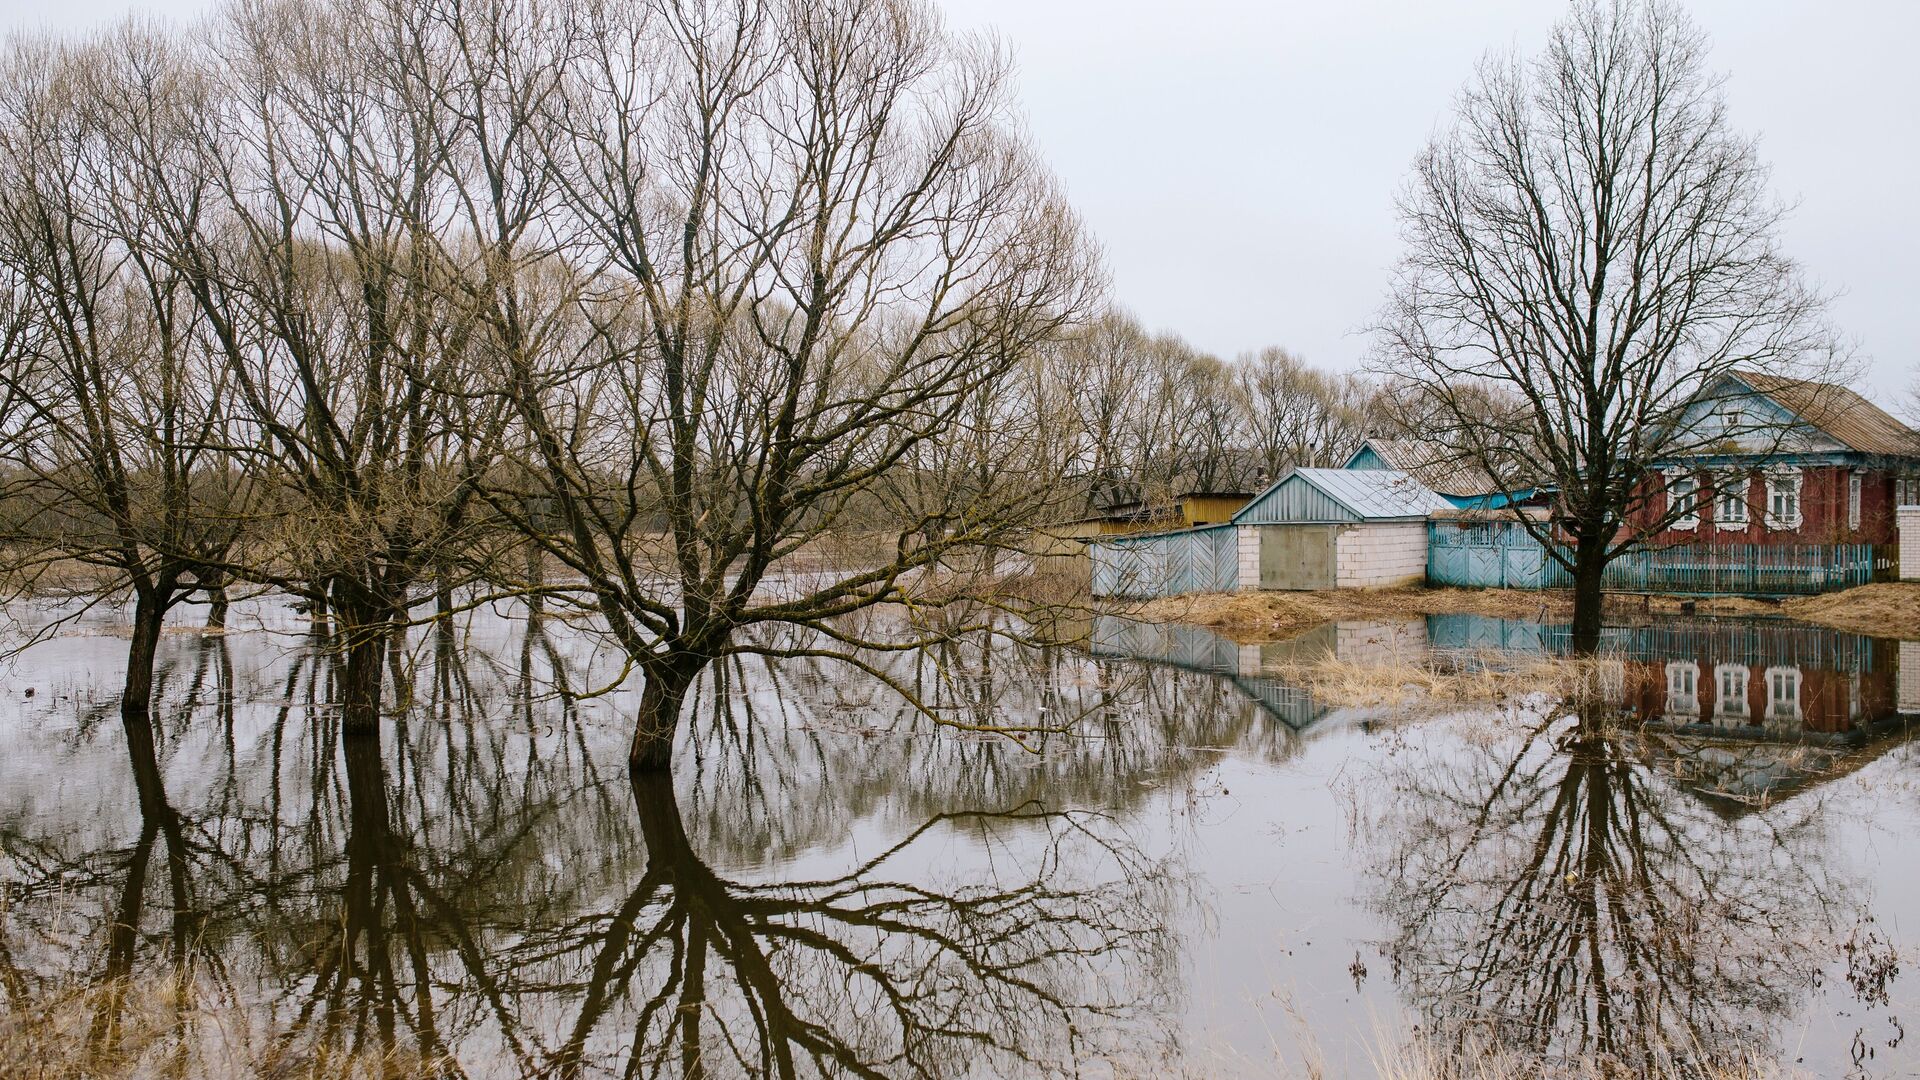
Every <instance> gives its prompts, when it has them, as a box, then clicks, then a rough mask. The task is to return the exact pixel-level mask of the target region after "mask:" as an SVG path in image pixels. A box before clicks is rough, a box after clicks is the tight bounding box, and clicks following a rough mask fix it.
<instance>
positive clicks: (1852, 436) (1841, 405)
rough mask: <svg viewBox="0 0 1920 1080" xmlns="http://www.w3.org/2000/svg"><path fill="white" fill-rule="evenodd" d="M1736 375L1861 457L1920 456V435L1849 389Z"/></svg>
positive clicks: (1757, 374) (1754, 373)
mask: <svg viewBox="0 0 1920 1080" xmlns="http://www.w3.org/2000/svg"><path fill="white" fill-rule="evenodd" d="M1732 374H1733V377H1734V378H1736V379H1739V380H1740V381H1741V382H1743V383H1746V384H1747V385H1748V386H1750V387H1752V388H1753V391H1754V393H1756V394H1764V395H1765V396H1767V397H1769V398H1772V399H1773V400H1774V401H1775V402H1777V403H1779V405H1780V407H1781V408H1784V409H1786V410H1787V411H1789V412H1791V413H1793V414H1794V415H1795V416H1798V417H1799V418H1800V419H1802V420H1805V421H1806V422H1807V423H1809V424H1812V425H1813V426H1814V427H1817V428H1819V429H1820V430H1821V431H1824V432H1826V433H1827V434H1828V435H1831V436H1833V437H1834V438H1835V439H1838V440H1839V441H1840V442H1842V443H1844V444H1846V445H1847V446H1848V447H1850V448H1852V449H1853V450H1855V451H1858V452H1859V453H1862V454H1891V455H1898V456H1914V455H1920V434H1916V433H1915V432H1914V430H1913V429H1912V428H1910V427H1908V426H1907V425H1905V424H1903V423H1901V422H1900V421H1898V420H1896V419H1894V418H1893V417H1892V416H1891V415H1889V414H1888V413H1887V411H1886V410H1884V409H1882V408H1880V406H1878V405H1875V404H1874V403H1873V402H1871V401H1868V400H1867V399H1866V398H1863V397H1861V396H1860V395H1859V394H1857V393H1854V392H1853V390H1851V389H1850V388H1848V387H1845V386H1840V385H1838V384H1836V383H1823V382H1813V381H1810V380H1807V379H1786V378H1781V377H1780V376H1778V375H1766V374H1762V373H1761V372H1758V371H1735V372H1733V373H1732Z"/></svg>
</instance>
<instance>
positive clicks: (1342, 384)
mask: <svg viewBox="0 0 1920 1080" xmlns="http://www.w3.org/2000/svg"><path fill="white" fill-rule="evenodd" d="M1235 368H1236V372H1235V374H1236V375H1237V377H1238V380H1239V384H1240V388H1241V393H1242V394H1244V395H1245V397H1246V404H1245V408H1246V410H1247V434H1248V436H1249V450H1250V451H1251V453H1252V455H1253V457H1254V459H1255V460H1256V461H1257V462H1258V463H1259V468H1260V477H1259V478H1260V479H1263V480H1268V481H1271V480H1273V479H1276V478H1278V477H1279V475H1280V474H1281V473H1282V472H1284V471H1285V470H1286V469H1287V468H1288V467H1290V466H1295V465H1299V466H1306V467H1311V468H1331V467H1334V466H1338V465H1341V464H1343V463H1344V462H1345V461H1346V459H1347V458H1349V457H1352V456H1353V452H1354V451H1355V450H1358V449H1359V448H1360V442H1361V440H1363V439H1365V438H1366V436H1367V433H1368V428H1369V426H1370V423H1371V420H1372V402H1373V396H1374V391H1373V387H1372V386H1370V385H1368V384H1367V383H1366V382H1365V381H1363V380H1361V379H1358V378H1355V377H1353V376H1350V375H1349V376H1341V375H1333V374H1329V373H1327V372H1324V371H1320V370H1318V369H1316V368H1313V367H1310V366H1308V365H1307V363H1306V361H1304V360H1302V359H1300V358H1299V357H1297V356H1295V355H1294V354H1292V353H1290V352H1288V351H1287V350H1285V349H1282V348H1279V347H1277V346H1276V347H1269V348H1266V349H1262V350H1260V351H1259V352H1257V353H1254V354H1252V355H1247V356H1242V357H1241V358H1240V359H1239V361H1238V362H1237V363H1236V364H1235Z"/></svg>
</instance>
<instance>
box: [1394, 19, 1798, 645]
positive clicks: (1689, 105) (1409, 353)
mask: <svg viewBox="0 0 1920 1080" xmlns="http://www.w3.org/2000/svg"><path fill="white" fill-rule="evenodd" d="M1706 48H1707V42H1706V39H1705V37H1704V35H1703V34H1702V33H1701V32H1700V31H1699V30H1698V29H1697V28H1695V27H1694V26H1693V25H1692V24H1691V23H1690V22H1689V21H1688V20H1687V18H1686V16H1685V15H1684V14H1683V13H1682V12H1681V11H1680V10H1679V9H1678V8H1677V7H1676V6H1674V5H1672V4H1670V3H1667V2H1666V0H1609V2H1604V3H1603V2H1598V0H1584V2H1582V3H1581V4H1579V5H1578V6H1577V7H1576V8H1575V10H1574V12H1573V13H1572V14H1571V15H1569V16H1568V17H1567V18H1566V19H1564V20H1563V21H1562V22H1561V23H1560V24H1559V25H1558V26H1557V27H1556V28H1555V29H1554V31H1553V34H1552V37H1551V40H1550V42H1549V44H1548V46H1547V49H1546V51H1545V52H1544V53H1542V54H1541V55H1540V56H1539V57H1538V58H1536V59H1534V60H1533V61H1531V62H1522V61H1521V60H1519V59H1518V58H1513V57H1497V58H1489V59H1488V60H1486V61H1485V62H1483V63H1482V65H1481V67H1480V70H1479V73H1478V75H1477V77H1476V79H1475V80H1474V82H1473V83H1472V84H1471V85H1470V86H1469V87H1468V88H1467V89H1466V90H1465V91H1464V92H1463V93H1462V95H1461V97H1460V99H1459V103H1458V106H1457V116H1456V122H1455V125H1454V127H1453V129H1452V131H1450V132H1448V133H1447V134H1445V135H1443V136H1441V137H1439V138H1438V139H1436V141H1435V142H1433V143H1432V144H1431V145H1430V146H1429V147H1428V148H1427V149H1426V151H1425V152H1424V153H1423V154H1422V155H1421V156H1420V158H1419V161H1418V162H1417V164H1416V166H1415V169H1414V176H1413V180H1412V182H1411V184H1410V186H1409V188H1408V190H1407V192H1406V194H1405V196H1404V197H1403V198H1402V200H1401V204H1400V213H1401V219H1402V228H1403V233H1404V236H1405V240H1406V246H1407V250H1406V254H1405V256H1404V258H1403V261H1402V263H1401V266H1400V270H1399V272H1398V276H1397V280H1396V282H1395V286H1394V290H1393V295H1392V299H1391V301H1390V303H1389V304H1388V306H1387V308H1386V311H1385V313H1384V315H1383V317H1382V325H1381V326H1380V328H1379V350H1378V358H1377V359H1378V363H1379V365H1380V366H1381V367H1382V369H1384V370H1386V371H1389V372H1391V373H1394V374H1396V375H1397V376H1399V377H1401V378H1402V379H1404V380H1405V381H1406V382H1407V383H1409V384H1411V385H1412V386H1414V387H1417V388H1418V389H1419V390H1421V391H1423V392H1424V393H1425V396H1426V397H1427V399H1428V400H1429V401H1430V402H1431V403H1433V404H1434V405H1435V406H1436V407H1435V409H1434V410H1433V421H1434V423H1436V424H1437V425H1438V430H1437V431H1435V432H1433V433H1432V434H1433V436H1434V437H1437V438H1439V439H1441V440H1442V441H1444V442H1446V443H1448V444H1450V445H1453V446H1456V447H1458V448H1459V449H1460V450H1461V451H1462V452H1463V454H1464V456H1465V457H1466V458H1467V459H1468V460H1470V461H1472V462H1474V463H1476V464H1479V465H1482V466H1484V467H1485V468H1486V470H1487V472H1488V473H1489V474H1490V475H1491V476H1493V477H1494V478H1495V479H1496V480H1498V481H1500V482H1501V483H1503V484H1505V485H1506V486H1507V487H1508V488H1509V489H1510V490H1511V489H1515V488H1520V487H1530V486H1532V485H1533V484H1534V483H1536V482H1537V481H1538V477H1539V474H1540V473H1542V472H1544V473H1546V474H1547V478H1548V479H1549V480H1550V481H1551V482H1552V483H1553V484H1554V485H1555V486H1556V487H1557V488H1558V491H1559V502H1558V506H1557V513H1556V515H1555V521H1554V523H1553V524H1552V526H1551V528H1553V529H1556V530H1560V531H1563V532H1564V533H1565V534H1566V535H1568V536H1570V538H1571V540H1572V544H1571V550H1570V551H1563V550H1561V549H1560V548H1558V547H1556V546H1554V545H1549V547H1548V550H1549V551H1551V552H1552V553H1553V557H1554V558H1555V559H1556V560H1558V561H1560V562H1561V563H1562V564H1563V565H1565V566H1566V567H1567V568H1568V569H1569V570H1570V571H1571V572H1572V574H1573V578H1574V589H1575V615H1574V628H1575V638H1576V640H1578V641H1581V642H1584V643H1586V644H1587V645H1588V646H1589V647H1590V646H1591V645H1592V644H1593V643H1594V642H1596V641H1597V639H1598V633H1599V627H1600V611H1601V595H1602V594H1601V586H1602V580H1603V578H1602V574H1603V571H1604V570H1605V568H1606V566H1607V563H1608V562H1609V561H1610V560H1612V559H1614V558H1615V557H1617V556H1619V555H1620V554H1622V553H1623V552H1625V551H1627V550H1629V549H1630V548H1631V547H1632V546H1633V544H1634V543H1636V542H1637V535H1636V534H1635V533H1634V532H1632V531H1631V530H1627V529H1625V526H1626V523H1627V520H1628V515H1629V513H1631V512H1633V511H1635V510H1638V509H1641V508H1642V507H1646V508H1649V509H1651V508H1654V507H1658V506H1659V505H1661V502H1659V501H1658V500H1659V499H1660V493H1659V490H1658V487H1659V486H1658V485H1657V484H1652V483H1650V482H1649V481H1650V479H1651V476H1650V470H1651V469H1652V468H1653V467H1654V465H1655V464H1656V463H1657V462H1660V461H1662V460H1663V459H1671V458H1674V457H1682V456H1686V455H1688V454H1690V453H1695V452H1699V451H1702V450H1705V449H1708V448H1709V447H1711V446H1713V445H1716V444H1719V443H1722V442H1724V441H1725V440H1727V439H1728V438H1729V437H1734V436H1738V435H1739V434H1741V432H1734V431H1729V430H1728V429H1727V428H1726V427H1725V425H1724V424H1721V425H1716V424H1707V423H1700V422H1698V421H1699V416H1700V410H1701V407H1702V395H1703V394H1711V393H1713V392H1714V387H1715V386H1716V385H1717V384H1718V383H1720V381H1721V377H1722V376H1725V375H1726V374H1728V373H1729V372H1731V371H1733V370H1734V369H1736V368H1758V369H1762V370H1769V371H1772V372H1774V373H1777V374H1804V373H1807V369H1808V367H1809V366H1810V365H1811V364H1812V363H1814V362H1815V361H1818V360H1820V359H1821V358H1824V357H1826V356H1828V355H1830V352H1829V342H1830V337H1829V335H1828V334H1827V332H1826V328H1825V327H1824V325H1823V323H1822V321H1821V318H1820V315H1821V312H1822V308H1823V302H1822V299H1821V297H1819V296H1817V295H1816V294H1814V293H1813V292H1810V291H1809V290H1808V289H1807V288H1806V287H1805V286H1803V285H1802V283H1801V281H1800V279H1799V276H1798V274H1797V272H1796V270H1795V267H1794V265H1793V263H1792V262H1790V261H1789V260H1788V259H1787V258H1786V257H1785V256H1784V255H1783V254H1782V253H1781V252H1780V249H1779V244H1778V241H1777V237H1776V234H1777V228H1778V225H1779V222H1780V219H1781V216H1782V214H1783V212H1784V211H1783V208H1782V206H1781V205H1780V204H1779V203H1778V202H1776V201H1774V200H1773V199H1771V198H1770V197H1769V195H1768V194H1767V170H1766V168H1765V167H1764V166H1763V165H1762V164H1761V163H1760V161H1759V158H1758V156H1757V154H1756V152H1755V147H1754V144H1753V142H1752V141H1751V140H1750V139H1747V138H1745V137H1742V136H1741V135H1739V134H1737V133H1736V132H1735V131H1734V130H1733V129H1732V127H1731V126H1730V124H1729V121H1728V119H1727V115H1726V105H1725V101H1724V97H1723V94H1722V91H1721V80H1720V79H1719V78H1717V77H1715V76H1713V75H1712V74H1710V73H1709V72H1708V71H1707V69H1706ZM1488 401H1495V402H1511V403H1512V411H1511V413H1510V414H1506V415H1500V416H1496V417H1494V418H1493V419H1492V421H1491V422H1490V420H1489V417H1488V415H1487V414H1486V412H1485V409H1484V406H1485V404H1486V403H1487V402H1488ZM1684 509H1685V508H1684V507H1669V508H1668V513H1669V514H1670V515H1677V514H1679V513H1681V512H1684ZM1527 527H1528V528H1529V529H1531V530H1535V531H1536V535H1538V536H1539V537H1540V538H1541V539H1542V540H1543V541H1544V540H1547V539H1550V538H1551V537H1549V535H1548V534H1547V531H1546V530H1547V529H1548V528H1549V526H1546V525H1536V524H1534V523H1532V522H1528V523H1527Z"/></svg>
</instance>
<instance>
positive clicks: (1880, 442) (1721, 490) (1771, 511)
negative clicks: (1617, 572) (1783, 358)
mask: <svg viewBox="0 0 1920 1080" xmlns="http://www.w3.org/2000/svg"><path fill="white" fill-rule="evenodd" d="M1684 422H1685V423H1687V424H1689V425H1692V426H1694V428H1695V430H1698V431H1701V432H1704V433H1705V434H1706V435H1707V436H1708V438H1707V439H1706V440H1704V442H1705V444H1706V445H1708V446H1709V447H1710V448H1709V449H1708V450H1706V451H1705V452H1702V453H1697V454H1694V455H1691V456H1689V457H1686V458H1683V459H1677V460H1672V461H1667V462H1663V463H1661V467H1660V470H1659V473H1660V475H1659V479H1658V480H1657V481H1655V482H1653V483H1654V484H1655V485H1657V486H1654V487H1651V489H1650V490H1649V491H1648V492H1647V496H1648V498H1647V505H1646V506H1645V507H1644V508H1643V510H1642V511H1641V512H1640V514H1639V515H1638V516H1637V519H1636V521H1637V523H1639V524H1641V525H1642V526H1643V527H1647V528H1651V527H1652V526H1653V525H1654V524H1656V523H1657V522H1658V521H1659V520H1660V519H1661V518H1662V517H1664V516H1665V515H1666V513H1667V510H1668V508H1669V507H1670V506H1673V505H1674V504H1676V503H1678V504H1679V505H1680V506H1681V507H1682V508H1683V509H1685V510H1687V511H1688V512H1685V513H1683V514H1682V515H1681V516H1680V517H1679V518H1678V519H1677V520H1675V521H1673V522H1671V523H1670V524H1669V525H1668V526H1667V527H1665V528H1662V529H1659V530H1658V531H1657V532H1653V533H1652V535H1651V536H1650V537H1649V538H1650V539H1651V540H1652V541H1653V542H1654V543H1655V544H1659V545H1669V544H1686V543H1703V544H1769V545H1780V544H1892V543H1895V542H1896V540H1897V524H1896V518H1895V514H1894V510H1895V508H1896V507H1897V506H1902V505H1912V504H1915V503H1920V434H1916V433H1915V432H1914V431H1913V429H1911V428H1909V427H1908V426H1907V425H1905V424H1903V423H1901V422H1900V421H1899V420H1897V419H1895V418H1894V417H1893V416H1891V415H1889V414H1888V413H1887V412H1886V410H1884V409H1882V408H1880V407H1879V406H1877V405H1875V404H1874V403H1872V402H1871V401H1868V400H1867V399H1866V398H1864V397H1861V396H1860V395H1859V394H1857V393H1855V392H1854V391H1853V390H1851V389H1849V388H1847V387H1844V386H1838V385H1835V384H1832V383H1819V382H1807V381H1801V380H1794V379H1783V378H1779V377H1777V376H1772V375H1763V374H1761V373H1759V372H1750V371H1739V372H1734V373H1732V374H1730V375H1728V376H1726V377H1724V378H1723V379H1721V380H1720V381H1719V382H1718V383H1716V384H1715V385H1713V386H1711V387H1708V388H1707V390H1706V392H1705V393H1703V394H1702V395H1701V400H1700V403H1699V404H1698V405H1697V406H1696V407H1695V408H1694V409H1693V410H1691V411H1689V412H1688V413H1687V414H1686V416H1685V419H1684ZM1715 430H1723V431H1726V432H1727V437H1726V439H1725V440H1724V441H1721V442H1718V443H1715V442H1714V441H1713V439H1712V438H1711V436H1712V433H1713V432H1714V431H1715Z"/></svg>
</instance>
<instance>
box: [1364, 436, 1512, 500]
mask: <svg viewBox="0 0 1920 1080" xmlns="http://www.w3.org/2000/svg"><path fill="white" fill-rule="evenodd" d="M1367 445H1369V446H1371V447H1373V452H1374V453H1376V454H1379V455H1380V460H1382V461H1384V462H1386V463H1387V464H1388V465H1389V466H1391V467H1392V468H1395V469H1399V470H1400V471H1401V472H1404V473H1407V474H1409V475H1411V476H1412V477H1413V478H1414V479H1415V480H1418V481H1419V482H1420V483H1421V484H1423V485H1425V486H1426V487H1428V488H1431V489H1433V490H1434V491H1437V492H1439V493H1440V494H1442V495H1457V496H1467V495H1487V494H1491V493H1493V492H1496V491H1499V490H1500V485H1499V484H1497V483H1495V482H1494V480H1493V477H1491V476H1489V475H1487V471H1486V470H1485V469H1482V468H1481V467H1480V466H1478V465H1475V464H1473V463H1472V462H1470V461H1465V460H1462V458H1461V457H1460V455H1459V454H1458V453H1456V452H1454V451H1453V450H1450V449H1448V448H1447V447H1446V446H1445V445H1443V444H1441V443H1437V442H1431V441H1429V440H1426V439H1368V440H1367Z"/></svg>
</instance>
